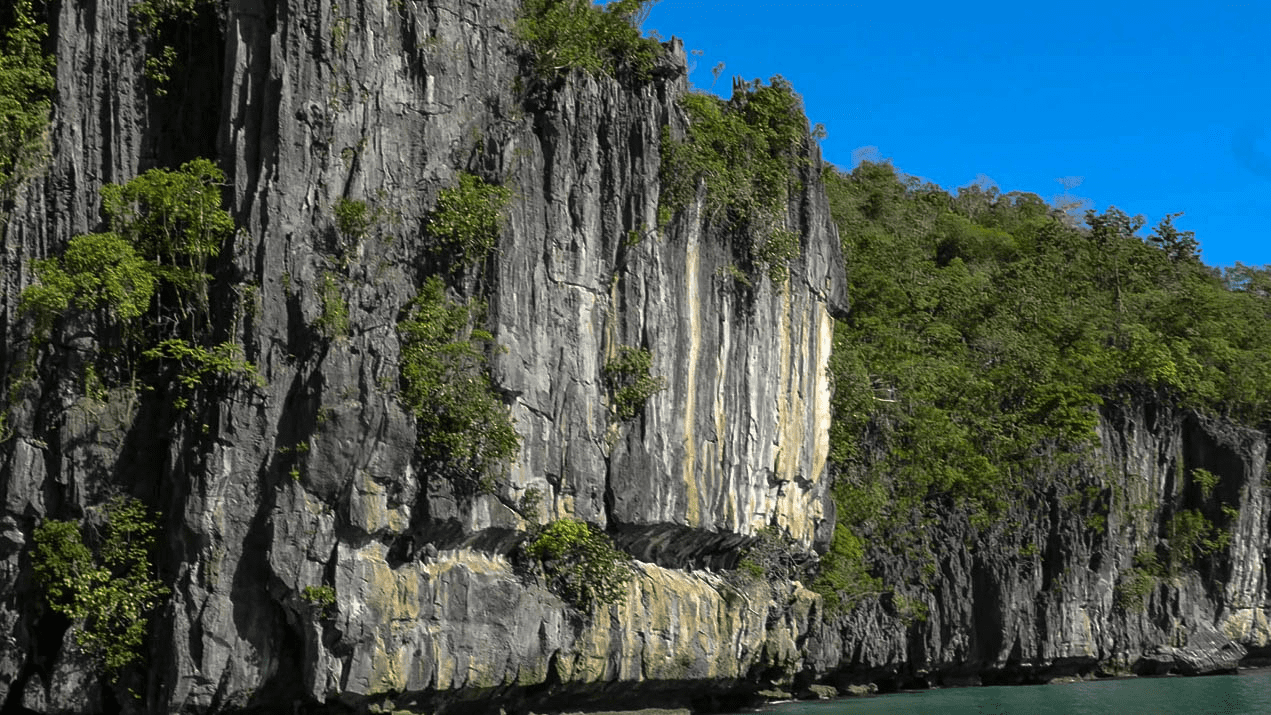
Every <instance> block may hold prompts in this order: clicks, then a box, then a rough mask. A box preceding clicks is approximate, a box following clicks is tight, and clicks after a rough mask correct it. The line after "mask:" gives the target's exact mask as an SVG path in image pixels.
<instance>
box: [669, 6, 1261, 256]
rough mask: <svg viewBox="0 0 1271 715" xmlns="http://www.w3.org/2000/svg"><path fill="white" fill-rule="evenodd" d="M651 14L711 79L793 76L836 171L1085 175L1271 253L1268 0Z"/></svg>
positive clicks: (1102, 203)
mask: <svg viewBox="0 0 1271 715" xmlns="http://www.w3.org/2000/svg"><path fill="white" fill-rule="evenodd" d="M644 29H645V30H653V29H656V30H657V31H658V32H659V33H660V34H661V35H663V36H664V37H670V36H671V35H675V36H677V37H680V38H682V39H683V40H684V45H685V49H686V50H690V51H696V52H695V53H694V54H690V56H689V61H690V64H691V65H693V71H692V72H691V74H690V81H691V82H692V83H693V86H694V87H696V88H698V89H702V90H708V91H709V90H712V88H713V91H715V92H716V93H719V94H722V95H724V96H727V95H728V94H729V92H730V89H731V78H732V77H733V76H734V75H740V76H741V77H743V78H745V79H748V80H749V79H754V78H757V77H759V78H764V79H765V80H766V79H767V78H769V77H771V76H772V75H774V74H780V75H782V76H784V77H785V78H786V79H788V80H790V81H791V82H792V83H793V85H794V88H795V90H796V91H798V92H799V93H800V94H801V95H802V96H803V100H804V104H805V106H806V109H807V114H808V118H809V119H810V120H811V121H812V122H814V123H815V122H821V123H822V124H824V125H825V127H826V130H827V131H828V133H829V135H828V137H827V138H826V139H825V141H824V142H822V145H821V146H822V152H823V154H824V155H825V158H826V159H827V160H829V161H831V162H833V163H834V164H836V165H838V166H839V167H841V168H845V169H846V168H851V166H852V165H853V160H854V157H855V156H859V155H862V154H864V155H871V156H874V157H876V158H884V159H890V160H891V161H892V163H893V164H895V166H896V167H897V168H898V169H900V170H901V171H903V172H905V173H907V174H912V175H915V176H920V177H922V178H924V179H927V180H930V181H934V182H935V183H937V184H939V185H940V186H942V187H944V188H946V189H949V190H953V189H955V188H957V187H959V186H965V185H967V184H969V183H971V182H973V181H976V180H977V178H980V176H981V175H984V176H987V177H988V178H989V179H991V180H992V181H993V182H994V183H996V184H997V185H998V186H999V187H1000V188H1001V190H1002V191H1031V192H1034V193H1037V194H1039V195H1041V196H1042V197H1043V198H1045V199H1047V200H1052V199H1054V198H1055V197H1056V196H1058V195H1059V194H1062V193H1064V192H1065V189H1064V187H1063V186H1062V185H1061V183H1060V182H1059V181H1058V179H1060V178H1061V177H1081V180H1082V181H1081V183H1080V185H1079V186H1077V187H1076V188H1074V189H1072V190H1071V192H1070V194H1071V195H1074V196H1077V197H1081V198H1085V199H1089V200H1090V201H1091V202H1092V205H1093V207H1094V208H1096V209H1098V210H1103V209H1106V208H1107V207H1108V206H1109V205H1116V206H1117V207H1119V208H1120V209H1122V210H1123V211H1125V212H1126V213H1128V214H1131V215H1134V214H1144V215H1145V216H1146V218H1147V219H1148V225H1149V227H1150V226H1154V225H1155V224H1156V223H1157V222H1158V221H1159V220H1160V219H1161V218H1163V217H1164V216H1165V214H1167V213H1172V212H1177V211H1183V212H1186V215H1185V216H1183V217H1181V218H1179V219H1177V221H1176V224H1177V225H1178V226H1179V227H1180V228H1182V229H1185V230H1192V231H1195V232H1196V237H1197V239H1199V240H1200V242H1201V250H1202V255H1201V258H1202V260H1204V261H1205V263H1208V264H1210V265H1215V266H1222V265H1231V264H1233V263H1235V262H1236V261H1240V262H1242V263H1245V264H1250V265H1263V264H1271V237H1269V236H1268V226H1267V224H1268V221H1269V220H1271V50H1268V49H1267V48H1268V47H1269V46H1271V2H1251V3H1247V4H1244V5H1235V6H1227V5H1223V4H1220V3H1214V2H1186V3H1184V2H1157V3H1152V4H1142V3H1137V2H1135V3H1129V2H1115V1H1111V2H1104V3H1098V4H1096V3H1088V4H1085V3H1076V2H1068V3H1035V2H1024V1H1017V2H1014V3H998V2H978V3H953V2H941V3H928V2H919V1H910V2H886V3H881V2H871V3H846V2H844V3H833V2H824V3H818V2H781V3H777V2H752V1H749V0H734V1H733V2H719V1H710V0H703V1H699V0H662V2H660V3H659V4H657V5H656V6H654V7H653V9H652V12H651V13H650V15H649V18H648V19H647V20H646V21H645V23H644ZM720 62H723V63H724V69H723V72H722V74H721V75H720V78H719V81H718V82H715V80H714V78H713V76H712V73H711V70H712V68H713V67H715V66H716V65H717V64H718V63H720Z"/></svg>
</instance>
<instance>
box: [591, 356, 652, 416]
mask: <svg viewBox="0 0 1271 715" xmlns="http://www.w3.org/2000/svg"><path fill="white" fill-rule="evenodd" d="M652 366H653V356H652V355H651V354H649V351H648V350H645V349H644V348H636V347H632V346H630V345H622V346H619V348H618V354H617V355H615V356H614V357H613V358H612V359H610V360H609V361H608V362H606V363H605V381H606V382H607V383H608V384H609V389H610V391H611V392H612V395H613V406H614V409H615V410H616V411H617V413H618V418H619V419H622V420H629V419H631V418H633V417H635V416H636V415H637V414H639V413H640V411H641V410H642V409H644V403H645V402H647V401H648V399H649V398H650V397H652V396H653V395H654V394H656V393H658V392H660V391H662V390H665V389H666V378H665V377H662V376H661V375H658V376H656V377H654V376H652V375H650V374H649V369H650V368H651V367H652Z"/></svg>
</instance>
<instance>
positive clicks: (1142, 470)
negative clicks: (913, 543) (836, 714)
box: [809, 401, 1271, 687]
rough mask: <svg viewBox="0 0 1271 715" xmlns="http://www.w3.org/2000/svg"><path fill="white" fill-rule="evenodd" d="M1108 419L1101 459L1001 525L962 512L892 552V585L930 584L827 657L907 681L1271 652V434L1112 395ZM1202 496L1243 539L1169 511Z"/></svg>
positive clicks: (868, 613) (832, 645)
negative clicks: (1182, 522) (1268, 484)
mask: <svg viewBox="0 0 1271 715" xmlns="http://www.w3.org/2000/svg"><path fill="white" fill-rule="evenodd" d="M1098 432H1099V438H1100V439H1099V444H1098V445H1097V446H1096V448H1095V449H1094V450H1093V452H1092V453H1091V454H1089V455H1088V456H1087V457H1086V458H1085V459H1084V460H1083V461H1081V462H1079V463H1076V464H1072V465H1069V466H1068V467H1066V468H1064V469H1061V470H1055V471H1052V472H1050V473H1046V474H1040V475H1034V476H1033V477H1032V478H1030V479H1027V480H1026V484H1025V489H1026V490H1031V493H1030V494H1029V495H1028V497H1027V498H1026V499H1024V500H1021V503H1020V504H1019V505H1018V506H1017V507H1016V508H1015V509H1014V511H1013V512H1012V513H1010V514H1009V515H1007V516H1006V518H1004V519H1003V520H1001V522H1000V523H998V524H996V525H994V526H992V527H990V528H989V529H987V530H985V531H983V532H979V531H977V530H975V529H973V528H971V526H970V524H969V523H968V519H967V515H966V514H964V513H959V512H958V511H956V510H953V511H951V512H950V513H949V514H947V515H946V516H945V518H943V519H941V520H940V522H939V523H938V524H934V525H931V532H930V534H929V536H928V538H927V540H926V541H925V543H924V544H923V548H925V549H928V551H927V553H926V555H925V556H919V557H918V558H914V557H913V551H910V552H909V554H908V558H906V557H905V556H902V555H901V554H899V553H888V552H886V550H885V549H879V550H878V553H876V554H875V556H876V557H877V559H878V561H879V562H880V563H881V564H882V571H883V574H882V575H883V580H884V583H910V584H925V585H915V586H913V587H911V588H908V589H905V590H906V591H907V593H905V594H904V595H905V596H906V597H908V598H912V599H913V600H914V601H916V602H917V603H919V604H921V605H920V606H913V605H912V604H906V605H907V606H908V608H907V609H903V608H898V607H897V605H896V604H895V603H894V602H892V603H887V604H882V603H879V604H872V603H865V604H862V606H860V607H859V608H857V609H856V610H855V611H853V612H852V613H850V614H848V615H847V616H846V617H844V618H841V619H839V620H838V622H836V623H834V624H833V625H826V627H825V628H824V629H823V630H820V631H818V633H817V635H816V637H815V638H814V639H813V640H814V641H817V643H816V644H815V645H810V646H809V651H810V652H811V653H813V654H814V655H811V656H810V657H811V658H812V659H813V660H816V665H815V666H814V670H817V671H818V672H821V673H825V674H826V676H827V677H828V678H829V679H830V680H831V682H836V683H840V684H842V683H862V682H878V683H882V684H883V685H884V686H885V687H898V686H924V685H938V684H944V685H954V684H971V683H980V682H985V683H1014V682H1045V681H1049V680H1052V679H1056V678H1063V677H1068V676H1074V675H1075V676H1091V675H1099V674H1130V673H1136V674H1164V673H1182V674H1197V673H1212V672H1224V671H1232V670H1234V669H1235V668H1236V667H1237V666H1238V665H1240V664H1241V662H1242V661H1244V660H1245V659H1246V658H1248V657H1250V656H1253V658H1254V659H1256V658H1260V657H1262V653H1263V652H1265V649H1266V647H1267V645H1268V643H1271V640H1269V637H1271V631H1269V630H1268V613H1269V612H1268V606H1269V605H1271V604H1269V603H1268V600H1267V594H1268V584H1267V574H1266V571H1265V565H1266V562H1265V555H1266V552H1267V532H1266V530H1267V503H1266V494H1265V491H1264V488H1263V480H1264V479H1265V474H1266V466H1267V465H1266V437H1265V435H1264V434H1262V433H1261V432H1258V431H1255V430H1250V429H1246V428H1242V427H1238V426H1235V425H1231V424H1225V423H1222V422H1220V421H1217V420H1212V419H1207V418H1203V417H1199V416H1197V415H1194V414H1190V413H1187V412H1185V411H1181V410H1173V409H1167V408H1162V407H1160V406H1158V405H1156V404H1154V403H1153V402H1151V401H1147V402H1144V401H1131V402H1130V403H1129V404H1125V405H1115V406H1111V407H1108V408H1105V409H1104V411H1103V414H1102V415H1101V420H1100V425H1099V430H1098ZM1196 469H1201V470H1206V471H1208V472H1210V473H1212V474H1214V475H1216V476H1217V477H1218V481H1217V484H1216V485H1215V486H1214V487H1213V489H1212V491H1209V492H1207V491H1206V490H1204V489H1202V488H1201V487H1200V486H1199V485H1198V483H1197V482H1196V480H1193V479H1189V478H1188V477H1187V476H1186V475H1187V474H1189V473H1191V472H1192V470H1196ZM1184 511H1195V512H1198V513H1200V514H1202V515H1204V516H1205V517H1206V519H1207V520H1208V521H1209V522H1211V523H1212V524H1213V525H1214V528H1215V531H1214V532H1211V533H1210V536H1212V537H1214V538H1215V539H1217V538H1220V537H1217V536H1215V534H1219V533H1222V534H1226V536H1225V537H1221V538H1223V539H1225V540H1227V543H1226V545H1225V546H1220V547H1218V548H1217V549H1215V550H1214V551H1213V552H1212V553H1209V554H1207V555H1205V554H1201V553H1199V550H1198V551H1197V553H1195V555H1194V556H1193V558H1192V559H1191V560H1187V559H1185V558H1184V557H1182V556H1180V554H1179V551H1180V550H1181V549H1183V548H1184V547H1183V542H1184V541H1185V535H1184V534H1182V533H1179V531H1178V530H1174V531H1171V529H1170V527H1169V525H1170V524H1171V523H1174V521H1175V517H1176V516H1177V515H1178V514H1180V513H1182V512H1184ZM1171 539H1172V540H1173V542H1174V543H1171ZM950 545H952V546H950ZM1145 555H1150V557H1151V558H1150V559H1145ZM1171 558H1172V559H1174V561H1173V565H1172V566H1170V565H1167V562H1168V561H1169V559H1171ZM1149 561H1154V562H1155V563H1154V564H1152V565H1146V564H1148V562H1149ZM1136 583H1137V584H1139V586H1138V588H1137V589H1136V588H1135V584H1136ZM915 613H925V618H923V617H914V614H915Z"/></svg>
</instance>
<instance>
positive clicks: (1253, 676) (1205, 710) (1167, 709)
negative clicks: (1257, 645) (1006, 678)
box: [765, 670, 1271, 715]
mask: <svg viewBox="0 0 1271 715" xmlns="http://www.w3.org/2000/svg"><path fill="white" fill-rule="evenodd" d="M765 712H770V713H773V715H1114V714H1115V715H1137V714H1140V713H1141V714H1142V715H1199V714H1205V715H1209V714H1214V715H1271V671H1267V670H1258V671H1250V672H1247V673H1242V674H1240V675H1215V676H1210V677H1203V678H1131V679H1126V680H1103V681H1092V682H1084V683H1067V684H1063V685H1017V686H1006V687H990V688H949V689H944V690H925V691H922V692H916V693H897V694H894V695H880V696H877V697H872V698H853V699H848V700H836V701H832V702H803V703H790V704H785V705H777V706H773V707H771V708H768V709H766V710H765Z"/></svg>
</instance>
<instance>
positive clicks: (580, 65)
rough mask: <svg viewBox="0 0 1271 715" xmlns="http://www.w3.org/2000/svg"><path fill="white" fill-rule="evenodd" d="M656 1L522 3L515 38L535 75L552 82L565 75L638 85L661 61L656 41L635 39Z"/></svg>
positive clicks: (532, 0) (548, 0)
mask: <svg viewBox="0 0 1271 715" xmlns="http://www.w3.org/2000/svg"><path fill="white" fill-rule="evenodd" d="M654 2H656V0H612V1H611V2H609V3H608V4H607V5H605V6H604V7H603V8H602V7H599V6H596V5H594V4H592V2H591V0H526V2H525V3H524V5H523V6H522V15H521V17H520V19H518V20H517V23H516V36H517V37H518V38H519V39H520V40H521V41H522V42H524V43H525V44H526V45H528V46H529V49H530V52H531V54H532V55H533V59H534V69H535V72H536V73H537V74H538V75H539V76H540V77H544V78H548V79H551V78H554V77H557V76H559V75H560V74H561V73H563V72H568V71H570V70H575V69H577V70H582V71H584V72H587V73H588V74H592V75H609V76H611V77H613V76H617V75H618V74H619V72H620V71H623V70H625V71H628V72H630V73H631V74H632V75H633V76H635V77H636V78H637V79H639V80H642V81H643V80H647V79H649V78H650V77H651V76H652V73H653V67H654V64H655V63H656V62H657V59H658V58H659V57H660V56H661V55H662V46H661V44H660V43H659V42H658V40H657V39H656V38H651V37H648V38H646V37H641V36H640V30H639V27H640V23H641V22H643V20H644V18H645V17H646V16H647V15H648V12H649V9H650V8H651V7H652V6H653V4H654Z"/></svg>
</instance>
